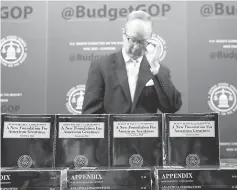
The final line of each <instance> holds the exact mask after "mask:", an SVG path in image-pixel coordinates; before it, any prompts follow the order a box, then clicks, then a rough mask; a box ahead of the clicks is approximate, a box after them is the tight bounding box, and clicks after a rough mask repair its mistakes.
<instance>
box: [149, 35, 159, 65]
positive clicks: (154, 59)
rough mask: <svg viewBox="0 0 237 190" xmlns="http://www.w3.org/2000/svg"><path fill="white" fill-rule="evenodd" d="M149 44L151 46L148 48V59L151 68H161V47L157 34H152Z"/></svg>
mask: <svg viewBox="0 0 237 190" xmlns="http://www.w3.org/2000/svg"><path fill="white" fill-rule="evenodd" d="M148 42H149V43H150V44H149V45H148V47H147V52H146V58H147V60H148V62H149V64H150V67H151V68H152V69H154V68H156V67H158V66H159V62H160V61H159V59H160V53H161V47H160V43H159V40H158V38H157V35H156V34H152V37H151V39H150V40H148Z"/></svg>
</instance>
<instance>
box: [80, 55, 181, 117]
mask: <svg viewBox="0 0 237 190" xmlns="http://www.w3.org/2000/svg"><path fill="white" fill-rule="evenodd" d="M150 79H152V80H153V82H154V85H153V86H145V85H146V83H147V82H148V81H149V80H150ZM181 105H182V100H181V94H180V93H179V92H178V91H177V90H176V88H175V87H174V85H173V83H172V81H171V79H170V70H169V69H168V68H167V67H165V66H164V65H161V66H160V69H159V72H158V74H157V75H155V76H154V75H152V73H151V71H150V66H149V63H148V61H147V59H146V57H145V56H144V57H143V59H142V62H141V65H140V70H139V75H138V81H137V86H136V91H135V95H134V100H133V102H132V100H131V96H130V90H129V84H128V77H127V71H126V66H125V62H124V59H123V55H122V51H119V52H116V53H112V54H110V55H108V56H106V57H103V58H102V59H99V60H95V61H93V62H92V63H91V66H90V69H89V73H88V79H87V83H86V91H85V96H84V102H83V108H82V113H83V114H96V113H98V114H102V113H108V114H113V113H117V114H128V113H156V112H157V109H159V110H160V111H161V112H163V113H174V112H176V111H178V110H179V109H180V107H181Z"/></svg>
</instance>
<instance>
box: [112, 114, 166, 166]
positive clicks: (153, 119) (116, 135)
mask: <svg viewBox="0 0 237 190" xmlns="http://www.w3.org/2000/svg"><path fill="white" fill-rule="evenodd" d="M110 133H111V135H110V136H111V151H110V152H111V161H112V166H120V167H149V166H160V165H162V115H161V114H129V115H121V114H117V115H115V114H114V115H111V116H110Z"/></svg>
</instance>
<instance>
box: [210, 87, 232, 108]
mask: <svg viewBox="0 0 237 190" xmlns="http://www.w3.org/2000/svg"><path fill="white" fill-rule="evenodd" d="M218 94H221V95H220V96H219V97H218ZM228 95H229V97H228ZM214 100H215V101H218V102H219V104H218V107H219V108H229V107H230V106H229V101H232V100H233V96H232V94H231V92H229V91H227V90H225V89H224V88H222V89H221V90H219V91H217V92H216V93H215V95H214Z"/></svg>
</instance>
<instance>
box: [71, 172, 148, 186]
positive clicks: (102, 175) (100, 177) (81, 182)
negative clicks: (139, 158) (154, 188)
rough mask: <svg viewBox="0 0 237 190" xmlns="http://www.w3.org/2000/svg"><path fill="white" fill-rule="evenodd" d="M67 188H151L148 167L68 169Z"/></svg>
mask: <svg viewBox="0 0 237 190" xmlns="http://www.w3.org/2000/svg"><path fill="white" fill-rule="evenodd" d="M67 182H68V183H67V184H68V186H67V189H68V190H76V189H95V190H96V189H110V190H141V189H146V190H151V172H150V169H148V168H91V169H89V168H87V169H78V170H76V169H74V170H68V171H67Z"/></svg>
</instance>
